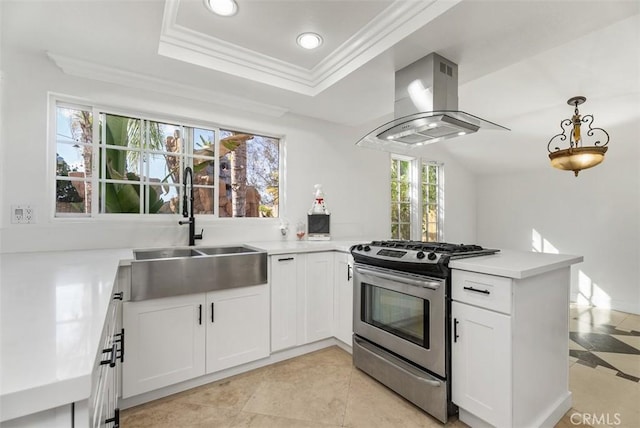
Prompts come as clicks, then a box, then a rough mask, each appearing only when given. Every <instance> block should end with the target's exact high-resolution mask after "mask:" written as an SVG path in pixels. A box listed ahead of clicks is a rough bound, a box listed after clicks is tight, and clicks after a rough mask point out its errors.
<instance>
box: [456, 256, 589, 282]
mask: <svg viewBox="0 0 640 428" xmlns="http://www.w3.org/2000/svg"><path fill="white" fill-rule="evenodd" d="M583 259H584V258H583V257H582V256H572V255H569V254H548V253H535V252H529V251H515V250H502V251H500V252H499V253H497V254H493V255H489V256H481V257H469V258H466V259H459V260H452V261H451V262H449V267H450V268H451V269H460V270H468V271H472V272H479V273H486V274H489V275H497V276H506V277H508V278H515V279H523V278H528V277H530V276H535V275H540V274H541V273H544V272H549V271H552V270H556V269H560V268H564V267H568V266H571V265H572V264H575V263H580V262H582V261H583Z"/></svg>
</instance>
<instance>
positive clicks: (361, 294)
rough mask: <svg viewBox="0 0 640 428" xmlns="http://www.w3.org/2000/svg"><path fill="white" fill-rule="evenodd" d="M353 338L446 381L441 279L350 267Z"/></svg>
mask: <svg viewBox="0 0 640 428" xmlns="http://www.w3.org/2000/svg"><path fill="white" fill-rule="evenodd" d="M353 279H354V302H353V303H354V311H353V314H354V316H353V318H354V320H353V331H354V333H355V334H356V335H358V336H360V337H362V338H364V339H366V340H368V341H370V342H372V343H374V344H376V345H378V346H380V347H382V348H386V349H387V350H388V351H391V352H392V353H395V354H396V355H399V356H401V357H404V358H406V359H407V360H409V361H411V362H413V363H414V364H417V365H419V366H422V367H424V368H425V369H427V370H429V371H431V372H432V373H434V374H437V375H439V376H442V378H446V363H445V360H446V359H445V355H446V350H445V291H446V290H445V287H446V285H445V280H444V279H439V278H431V277H426V276H422V275H415V274H409V273H404V272H399V271H395V270H390V269H383V268H378V267H372V266H368V265H362V264H358V263H356V264H355V265H354V276H353Z"/></svg>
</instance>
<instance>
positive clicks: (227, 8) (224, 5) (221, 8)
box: [204, 0, 238, 16]
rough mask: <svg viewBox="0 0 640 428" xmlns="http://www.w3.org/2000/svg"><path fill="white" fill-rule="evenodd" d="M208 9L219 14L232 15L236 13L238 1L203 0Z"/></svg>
mask: <svg viewBox="0 0 640 428" xmlns="http://www.w3.org/2000/svg"><path fill="white" fill-rule="evenodd" d="M204 4H205V5H207V7H208V8H209V10H210V11H211V12H213V13H215V14H216V15H220V16H233V15H235V14H236V13H238V3H236V2H235V0H204Z"/></svg>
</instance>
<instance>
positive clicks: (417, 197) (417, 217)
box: [411, 158, 422, 241]
mask: <svg viewBox="0 0 640 428" xmlns="http://www.w3.org/2000/svg"><path fill="white" fill-rule="evenodd" d="M421 187H422V161H421V160H420V159H419V158H418V159H413V160H412V161H411V239H412V240H414V241H420V240H422V217H421V213H422V198H421V194H420V193H421V192H420V190H421Z"/></svg>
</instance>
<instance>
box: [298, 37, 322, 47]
mask: <svg viewBox="0 0 640 428" xmlns="http://www.w3.org/2000/svg"><path fill="white" fill-rule="evenodd" d="M296 42H297V43H298V45H300V46H301V47H303V48H305V49H315V48H317V47H318V46H320V45H321V44H322V37H320V35H319V34H316V33H302V34H300V35H299V36H298V38H297V39H296Z"/></svg>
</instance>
